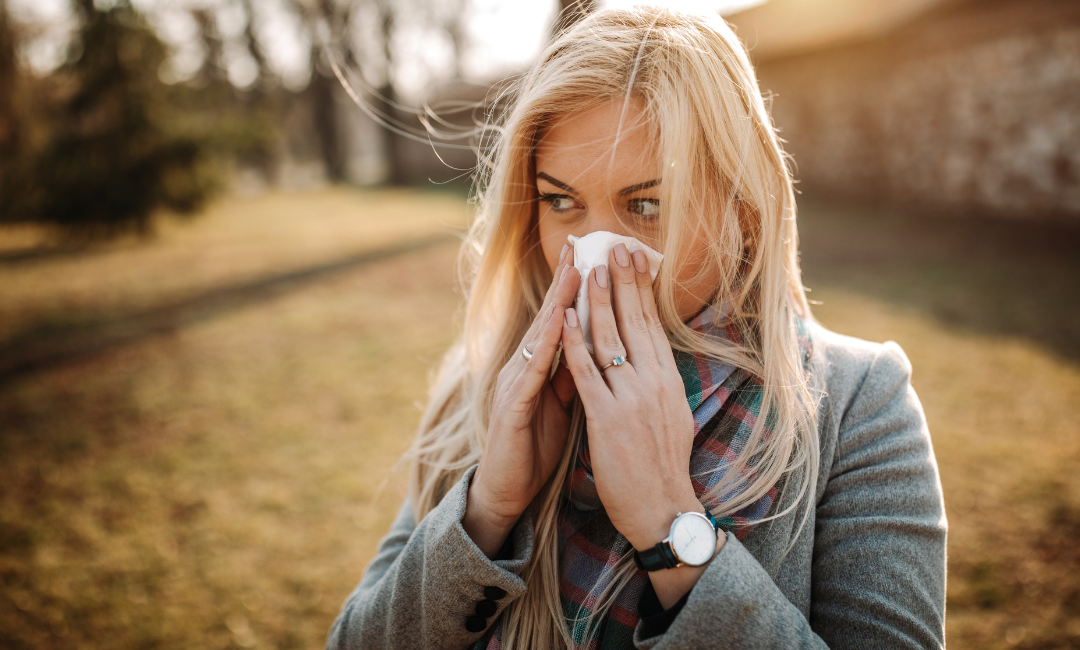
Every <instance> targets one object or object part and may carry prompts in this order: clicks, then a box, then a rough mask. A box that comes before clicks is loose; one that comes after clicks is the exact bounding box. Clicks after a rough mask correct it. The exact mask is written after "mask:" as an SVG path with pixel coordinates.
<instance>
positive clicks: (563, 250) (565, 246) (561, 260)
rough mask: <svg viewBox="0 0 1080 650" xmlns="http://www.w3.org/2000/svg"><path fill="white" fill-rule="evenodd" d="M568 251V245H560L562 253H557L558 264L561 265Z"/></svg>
mask: <svg viewBox="0 0 1080 650" xmlns="http://www.w3.org/2000/svg"><path fill="white" fill-rule="evenodd" d="M568 250H570V244H563V245H562V252H561V253H559V264H562V263H563V260H565V259H566V251H568Z"/></svg>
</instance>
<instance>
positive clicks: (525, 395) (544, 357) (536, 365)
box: [510, 304, 564, 404]
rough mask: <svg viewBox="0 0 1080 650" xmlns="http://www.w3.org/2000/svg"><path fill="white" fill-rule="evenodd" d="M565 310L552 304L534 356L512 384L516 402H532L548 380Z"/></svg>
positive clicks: (511, 390)
mask: <svg viewBox="0 0 1080 650" xmlns="http://www.w3.org/2000/svg"><path fill="white" fill-rule="evenodd" d="M563 312H564V310H563V308H562V307H561V306H560V305H557V304H553V305H552V306H551V311H550V312H548V314H547V319H545V321H544V323H543V327H542V329H541V330H540V338H539V339H538V340H537V341H536V343H535V344H534V346H535V347H534V348H532V358H531V359H529V360H528V361H527V362H526V363H525V365H524V367H523V368H522V369H521V373H520V374H518V376H517V377H516V378H515V379H514V381H513V383H512V384H511V385H510V392H511V394H513V395H514V396H515V397H514V402H515V403H516V404H528V403H531V402H532V401H533V400H534V399H536V396H537V395H539V394H540V389H541V388H543V386H544V384H545V383H546V382H547V380H548V374H549V373H550V371H551V362H552V361H554V360H555V350H557V349H558V347H559V338H560V336H561V335H562V321H563Z"/></svg>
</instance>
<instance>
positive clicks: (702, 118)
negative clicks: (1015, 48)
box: [328, 9, 946, 648]
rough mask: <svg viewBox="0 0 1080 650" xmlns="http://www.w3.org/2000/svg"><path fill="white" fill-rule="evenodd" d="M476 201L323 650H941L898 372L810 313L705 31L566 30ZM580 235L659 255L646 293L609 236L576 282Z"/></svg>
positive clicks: (632, 26) (923, 460)
mask: <svg viewBox="0 0 1080 650" xmlns="http://www.w3.org/2000/svg"><path fill="white" fill-rule="evenodd" d="M480 196H481V197H482V198H481V201H480V205H479V210H478V215H477V219H476V222H475V223H474V225H473V227H472V228H471V230H470V236H469V239H468V241H467V242H466V245H465V246H464V247H463V253H464V261H465V263H466V269H467V273H466V276H465V285H466V296H467V309H466V316H465V324H464V332H463V334H462V337H461V339H460V340H459V341H458V342H457V343H456V344H455V345H454V346H453V347H452V349H451V350H450V351H449V352H448V353H447V355H446V358H445V360H444V362H443V364H442V367H441V369H440V371H439V374H438V376H437V379H436V381H435V385H434V388H433V391H432V395H431V398H430V402H429V404H428V407H427V410H426V413H425V415H424V417H423V420H422V422H421V425H420V431H419V434H418V437H417V441H416V443H415V444H414V447H413V450H412V467H413V471H412V477H411V490H410V496H409V498H408V499H407V501H406V503H405V504H404V505H403V506H402V508H401V510H400V512H399V514H398V517H397V519H396V521H395V522H394V524H393V527H392V529H391V531H390V534H389V535H388V536H387V537H386V538H384V539H383V541H382V542H381V544H380V546H379V551H378V554H377V555H376V557H375V559H374V561H373V562H372V563H371V565H370V566H369V567H368V569H367V572H366V573H365V575H364V577H363V579H362V581H361V583H360V585H359V586H358V587H357V589H356V590H355V591H354V593H353V594H352V595H351V596H350V597H349V599H348V600H347V601H346V603H345V605H344V607H343V609H342V612H341V615H340V616H339V618H338V620H337V621H336V622H335V624H334V627H333V629H332V631H331V634H330V639H329V642H328V646H329V647H335V648H337V647H340V648H467V647H476V648H557V647H582V648H586V647H592V648H631V647H638V648H654V647H655V648H712V647H716V648H720V647H725V648H742V647H755V648H758V647H760V648H783V647H794V646H799V647H804V646H806V647H809V646H816V647H866V648H870V647H872V648H899V647H904V648H908V647H940V646H943V644H944V584H945V574H944V571H945V569H944V557H945V531H946V524H945V517H944V507H943V503H942V498H941V490H940V485H939V481H938V476H937V469H936V465H935V462H934V456H933V451H932V449H931V445H930V439H929V433H928V431H927V429H926V424H925V420H924V417H923V414H922V410H921V407H920V406H919V403H918V400H917V399H916V397H915V395H914V393H913V391H912V390H911V388H910V385H909V377H910V367H909V364H908V362H907V359H906V358H905V357H904V354H903V352H902V351H901V350H900V348H899V347H898V346H896V345H895V344H892V343H888V344H885V345H879V344H871V343H867V342H863V341H858V340H856V339H850V338H846V337H842V336H839V335H837V334H834V333H831V332H829V331H827V330H825V329H824V328H822V327H820V326H819V325H817V324H815V323H814V322H813V321H812V319H811V316H810V310H809V306H808V305H807V302H806V299H805V296H804V293H803V287H802V284H801V281H800V273H799V267H798V258H797V233H796V228H795V203H794V193H793V189H792V181H791V176H790V172H789V169H788V166H787V164H786V160H785V158H784V154H783V152H782V150H781V148H780V145H779V141H778V139H777V136H776V133H775V130H774V129H773V127H772V124H771V121H770V119H769V116H768V113H767V111H766V108H765V105H764V102H763V100H762V97H761V94H760V91H759V90H758V87H757V82H756V80H755V78H754V75H753V70H752V67H751V65H750V63H749V60H748V58H747V55H746V52H745V51H744V50H743V48H742V47H741V45H740V44H739V42H738V40H737V39H736V38H735V36H734V34H733V33H732V32H731V30H730V29H729V28H728V27H727V25H726V24H725V23H724V22H723V21H722V20H721V19H719V18H718V17H715V18H711V19H710V18H706V17H696V16H685V15H681V14H675V13H671V12H668V11H663V10H651V9H636V10H630V11H604V12H600V13H597V14H594V15H592V16H591V17H589V18H588V19H586V20H585V21H584V22H582V23H581V24H579V25H577V26H576V27H574V28H573V29H572V30H570V31H569V32H568V33H565V34H563V35H562V36H561V37H560V38H559V39H558V40H557V41H556V42H555V43H553V44H552V45H551V46H550V47H549V48H548V49H547V51H546V52H545V53H544V54H543V55H542V56H541V58H540V61H539V63H537V65H536V66H535V67H534V68H533V69H532V70H531V72H530V73H529V74H528V75H527V76H526V77H525V78H524V79H522V81H521V82H520V88H519V89H518V91H517V95H516V101H515V103H514V105H513V107H512V108H511V109H510V111H509V113H508V115H507V117H506V119H505V121H504V123H503V125H502V128H501V139H500V141H499V143H498V146H497V149H496V154H495V159H494V164H493V166H492V171H491V174H490V177H489V178H487V179H486V183H484V188H483V191H482V192H481V193H480ZM600 231H607V232H611V233H615V234H618V235H623V236H630V237H634V238H636V239H637V240H638V241H640V242H641V243H643V244H645V245H647V246H649V247H651V248H654V249H656V250H658V251H660V252H662V253H663V255H664V258H663V264H662V267H661V271H660V273H659V275H658V276H657V277H656V280H655V282H654V281H653V280H652V276H651V273H650V271H651V269H650V268H649V264H648V262H647V260H646V259H645V257H644V255H643V254H642V253H641V252H640V251H639V252H635V253H634V254H633V255H630V254H629V250H628V249H627V248H626V247H625V246H624V245H621V244H620V245H618V246H616V247H615V248H614V249H613V250H612V251H611V253H610V256H609V258H608V264H607V265H601V266H597V267H596V268H595V269H592V270H591V271H590V272H589V273H588V274H587V275H586V277H581V276H580V275H579V273H578V271H577V269H575V268H574V257H575V251H574V247H573V246H570V245H568V236H574V237H581V236H584V235H586V234H589V233H592V232H600ZM580 283H588V291H587V296H588V302H589V311H590V319H591V325H592V333H593V339H594V352H595V353H594V354H590V352H589V351H588V349H587V348H586V345H585V341H584V337H583V335H582V329H581V323H580V322H579V319H578V311H579V310H580V309H581V307H582V305H580V304H578V305H577V306H576V308H575V303H574V298H575V294H576V293H577V290H578V287H579V284H580ZM560 344H561V348H562V354H561V355H559V347H560ZM556 358H559V361H558V362H557V363H556ZM553 368H554V372H552V369H553Z"/></svg>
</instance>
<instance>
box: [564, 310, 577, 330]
mask: <svg viewBox="0 0 1080 650" xmlns="http://www.w3.org/2000/svg"><path fill="white" fill-rule="evenodd" d="M565 315H566V324H567V325H569V326H570V327H577V312H576V311H574V308H573V307H570V308H568V309H567V310H566V312H565Z"/></svg>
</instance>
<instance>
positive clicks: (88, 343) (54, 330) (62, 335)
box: [0, 234, 451, 386]
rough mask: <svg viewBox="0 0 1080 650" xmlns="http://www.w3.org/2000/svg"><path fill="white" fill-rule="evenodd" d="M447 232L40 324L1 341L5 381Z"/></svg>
mask: <svg viewBox="0 0 1080 650" xmlns="http://www.w3.org/2000/svg"><path fill="white" fill-rule="evenodd" d="M450 240H451V238H450V237H449V236H447V235H442V234H440V235H433V236H430V237H421V238H418V239H413V240H410V241H406V242H403V243H399V244H394V245H391V246H385V247H383V248H379V249H376V250H371V251H364V252H361V253H356V254H353V255H349V256H346V257H343V258H341V259H337V260H334V261H332V262H327V263H324V264H317V265H314V266H309V267H306V268H302V269H296V270H292V271H288V272H285V273H280V274H277V275H271V276H268V277H264V278H260V279H257V280H254V281H250V282H243V283H239V284H234V285H230V286H224V287H217V288H214V289H211V290H209V291H206V292H204V293H202V294H200V295H197V296H194V297H191V298H186V299H184V300H178V301H176V302H172V303H168V304H164V305H158V306H156V307H151V308H149V309H146V310H143V311H139V312H135V313H130V314H121V315H118V316H116V317H113V318H108V319H101V320H96V321H90V322H85V323H76V324H72V322H71V321H70V320H68V321H65V322H63V323H49V322H44V323H36V324H34V325H33V326H32V327H31V328H29V329H27V330H25V331H23V332H20V333H18V334H16V335H14V336H12V337H11V338H10V339H8V340H7V341H4V342H2V343H0V386H3V385H4V384H7V383H9V382H11V381H13V380H15V379H18V378H19V377H21V376H24V375H26V374H28V373H32V372H35V371H38V370H41V369H44V368H49V367H53V366H57V365H61V364H63V363H67V362H70V361H74V360H76V359H81V358H85V357H88V356H91V355H96V354H101V353H104V352H108V351H111V350H114V349H117V348H120V347H123V346H126V345H130V344H133V343H137V342H139V341H142V340H145V339H147V338H150V337H153V336H158V335H162V334H169V333H172V332H175V331H177V330H179V329H181V328H183V327H187V326H190V325H192V324H195V323H199V322H202V321H205V320H207V319H209V318H213V317H215V316H219V315H221V314H224V313H228V312H231V311H234V310H236V309H240V308H243V307H247V306H250V305H253V304H257V303H259V302H263V301H266V300H270V299H272V298H275V297H277V296H280V295H282V294H284V293H287V292H289V291H293V290H296V289H299V288H302V287H304V286H306V285H308V284H311V283H313V282H318V281H321V280H325V279H327V278H328V277H330V276H333V275H336V274H338V273H342V272H345V271H351V270H353V269H355V268H358V267H361V266H365V265H367V264H372V263H375V262H379V261H382V260H386V259H390V258H392V257H395V256H397V255H402V254H404V253H411V252H414V251H418V250H422V249H425V248H429V247H431V246H434V245H436V244H441V243H445V242H447V241H450Z"/></svg>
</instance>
